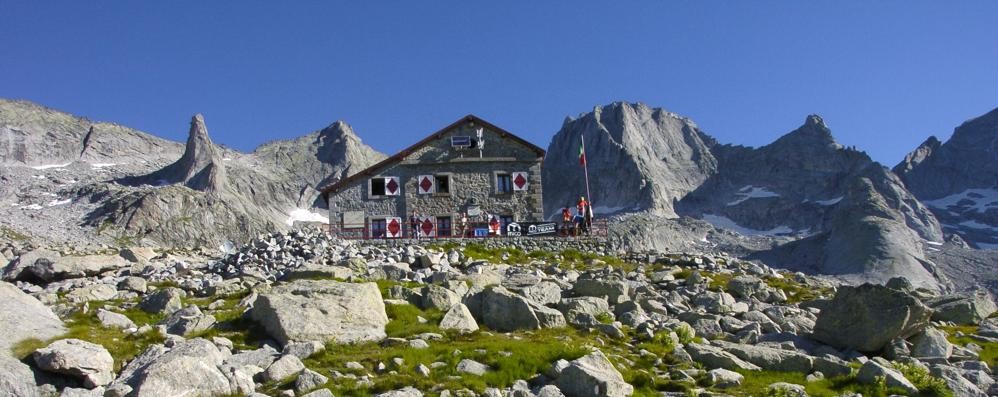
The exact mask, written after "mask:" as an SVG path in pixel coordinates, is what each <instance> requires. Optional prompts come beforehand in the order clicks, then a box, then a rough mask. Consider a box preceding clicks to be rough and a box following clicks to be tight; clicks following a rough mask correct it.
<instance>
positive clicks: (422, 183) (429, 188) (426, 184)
mask: <svg viewBox="0 0 998 397" xmlns="http://www.w3.org/2000/svg"><path fill="white" fill-rule="evenodd" d="M417 180H418V181H419V182H418V183H417V185H418V186H419V194H429V193H433V175H420V176H419V178H418V179H417Z"/></svg>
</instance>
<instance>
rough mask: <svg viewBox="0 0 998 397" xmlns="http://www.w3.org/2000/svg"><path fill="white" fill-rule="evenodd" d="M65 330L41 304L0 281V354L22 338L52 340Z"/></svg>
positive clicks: (7, 350) (55, 317)
mask: <svg viewBox="0 0 998 397" xmlns="http://www.w3.org/2000/svg"><path fill="white" fill-rule="evenodd" d="M64 333H66V328H65V327H64V326H63V324H62V320H60V319H59V317H57V316H56V315H55V313H52V310H51V309H49V308H48V307H47V306H45V304H43V303H42V302H39V301H38V299H35V298H34V297H32V296H31V295H28V294H25V293H24V292H21V290H20V289H18V288H17V287H15V286H14V285H12V284H10V283H7V282H0V356H5V355H9V352H10V348H11V347H13V346H14V345H15V344H16V343H18V342H20V341H22V340H25V339H30V338H34V339H41V340H46V339H52V338H55V337H57V336H59V335H62V334H64Z"/></svg>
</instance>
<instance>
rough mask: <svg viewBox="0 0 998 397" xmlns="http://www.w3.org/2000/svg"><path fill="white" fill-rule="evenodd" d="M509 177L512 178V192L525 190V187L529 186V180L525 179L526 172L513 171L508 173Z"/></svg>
mask: <svg viewBox="0 0 998 397" xmlns="http://www.w3.org/2000/svg"><path fill="white" fill-rule="evenodd" d="M510 177H511V178H512V180H513V191H514V192H522V191H526V190H527V188H528V187H529V186H530V182H529V181H530V180H529V179H527V173H526V172H514V173H512V174H511V175H510Z"/></svg>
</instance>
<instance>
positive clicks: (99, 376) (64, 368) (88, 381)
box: [34, 339, 114, 389]
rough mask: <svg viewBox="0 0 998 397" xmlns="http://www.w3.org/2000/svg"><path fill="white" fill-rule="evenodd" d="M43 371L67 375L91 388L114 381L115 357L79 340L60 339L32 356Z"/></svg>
mask: <svg viewBox="0 0 998 397" xmlns="http://www.w3.org/2000/svg"><path fill="white" fill-rule="evenodd" d="M34 359H35V363H36V364H38V368H41V369H42V370H45V371H48V372H52V373H57V374H63V375H69V376H72V377H74V378H77V379H79V380H81V381H83V385H84V386H86V387H87V388H90V389H93V388H95V387H98V386H105V385H107V384H109V383H111V381H113V380H114V358H112V357H111V353H109V352H108V351H107V349H105V348H104V346H101V345H98V344H94V343H90V342H87V341H82V340H79V339H62V340H58V341H55V342H52V343H51V344H50V345H48V346H47V347H44V348H41V349H38V350H36V351H35V353H34Z"/></svg>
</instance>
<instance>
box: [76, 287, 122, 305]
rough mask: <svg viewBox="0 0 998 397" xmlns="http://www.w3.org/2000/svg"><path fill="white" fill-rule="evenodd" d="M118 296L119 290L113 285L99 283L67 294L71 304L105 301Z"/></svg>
mask: <svg viewBox="0 0 998 397" xmlns="http://www.w3.org/2000/svg"><path fill="white" fill-rule="evenodd" d="M117 295H118V289H117V288H115V287H114V286H113V285H109V284H103V283H97V284H90V285H86V286H83V287H80V288H77V289H74V290H72V291H70V292H69V293H68V294H66V300H68V301H70V302H77V303H80V302H89V301H105V300H111V299H114V297H115V296H117Z"/></svg>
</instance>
